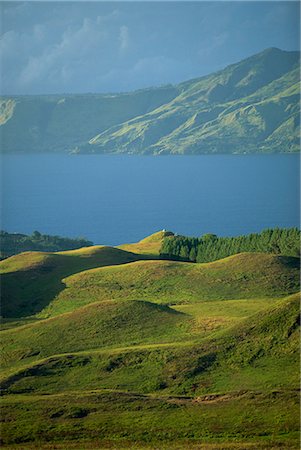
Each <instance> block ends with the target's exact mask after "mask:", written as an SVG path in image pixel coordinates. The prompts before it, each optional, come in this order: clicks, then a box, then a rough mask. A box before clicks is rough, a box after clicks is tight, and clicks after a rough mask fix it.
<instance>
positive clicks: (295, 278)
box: [39, 253, 299, 317]
mask: <svg viewBox="0 0 301 450" xmlns="http://www.w3.org/2000/svg"><path fill="white" fill-rule="evenodd" d="M298 264H299V262H298V259H297V258H284V257H279V256H276V255H271V254H262V253H241V254H239V255H235V256H231V257H229V258H225V259H223V260H220V261H215V262H213V263H206V264H193V263H183V262H175V261H155V260H154V261H148V260H147V261H137V262H134V263H133V264H126V265H123V266H118V267H117V266H115V267H103V268H97V269H94V270H89V271H84V272H81V273H78V274H76V275H72V276H70V277H68V278H65V279H63V283H64V285H65V286H66V289H64V290H62V291H61V292H60V293H59V294H58V295H57V296H56V297H55V298H54V299H53V300H52V301H51V302H50V303H49V305H48V306H47V307H46V308H45V309H44V310H43V311H42V312H41V313H40V315H39V316H40V317H48V316H54V315H57V314H61V313H64V312H68V311H72V310H74V309H76V308H78V307H81V306H83V305H85V304H88V303H91V302H99V301H104V300H109V299H112V300H122V301H123V300H137V299H139V300H145V301H150V302H156V303H160V304H168V305H177V304H190V303H195V302H200V301H216V300H233V299H242V298H245V299H247V298H265V297H266V298H277V297H281V296H285V295H287V294H290V293H293V292H296V291H297V290H298V288H299V270H298V269H299V268H298Z"/></svg>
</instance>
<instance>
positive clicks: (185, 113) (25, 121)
mask: <svg viewBox="0 0 301 450" xmlns="http://www.w3.org/2000/svg"><path fill="white" fill-rule="evenodd" d="M299 67H300V53H299V52H286V51H282V50H279V49H276V48H270V49H267V50H264V51H263V52H261V53H258V54H256V55H254V56H251V57H249V58H247V59H244V60H243V61H241V62H239V63H237V64H232V65H230V66H228V67H226V68H225V69H223V70H221V71H219V72H216V73H213V74H211V75H208V76H205V77H202V78H197V79H193V80H190V81H187V82H184V83H181V84H179V85H177V86H166V87H160V88H151V89H144V90H140V91H136V92H132V93H128V94H116V95H100V94H98V95H94V94H90V95H74V96H70V95H68V96H27V97H11V98H5V99H2V104H1V116H0V125H2V126H1V127H0V131H1V135H0V139H1V143H2V147H3V149H2V151H3V152H12V151H18V152H30V151H34V152H36V151H44V152H45V151H52V152H54V151H69V152H70V151H71V152H72V151H73V152H74V153H134V154H154V155H157V154H201V153H209V154H212V153H255V152H260V153H267V152H268V153H270V152H287V153H288V152H296V151H298V150H299V134H300V123H299V122H300V120H299V117H300V116H299V115H300V106H299V99H300V91H299V82H300V72H299Z"/></svg>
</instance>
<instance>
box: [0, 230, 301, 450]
mask: <svg viewBox="0 0 301 450" xmlns="http://www.w3.org/2000/svg"><path fill="white" fill-rule="evenodd" d="M167 236H172V233H169V232H159V233H155V234H154V235H152V236H150V237H148V238H146V239H143V240H142V241H140V242H139V243H137V244H125V245H124V246H121V247H123V249H121V248H113V247H103V246H96V247H86V248H83V249H78V250H71V251H66V252H57V253H42V252H27V253H23V254H20V255H16V256H13V257H10V258H8V259H6V260H4V261H2V262H0V268H1V272H2V283H3V292H2V296H3V313H2V314H3V316H4V317H5V319H4V320H3V324H2V331H1V376H0V386H1V389H2V393H3V396H2V405H1V408H2V414H1V416H2V417H3V419H4V420H3V423H2V435H1V438H2V444H1V445H2V447H3V448H4V449H5V448H7V449H9V448H16V449H18V448H20V449H22V450H25V449H33V448H39V449H43V448H45V449H46V448H48V449H49V448H58V449H72V448H78V449H92V448H93V449H97V448H99V449H104V448H110V449H117V448H118V449H121V448H124V449H126V448H127V449H140V450H141V449H154V448H160V449H165V450H167V449H179V448H181V449H182V448H183V449H201V448H204V449H216V450H217V449H219V450H220V449H221V448H223V449H256V450H257V449H267V448H269V449H270V448H273V449H280V448H281V449H297V448H299V398H298V392H297V390H298V386H299V381H298V378H299V376H298V375H299V324H300V321H299V295H298V290H299V259H298V258H296V257H289V256H285V255H282V256H279V255H274V254H268V253H258V252H257V253H240V254H237V255H233V256H230V257H227V258H224V259H221V260H218V261H214V262H211V263H192V262H191V263H188V262H179V261H169V260H159V259H158V257H159V255H158V252H159V248H160V245H161V244H162V241H163V239H164V238H166V237H167ZM133 251H136V253H133ZM152 254H153V255H154V256H152ZM151 258H155V259H151Z"/></svg>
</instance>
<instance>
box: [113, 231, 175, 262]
mask: <svg viewBox="0 0 301 450" xmlns="http://www.w3.org/2000/svg"><path fill="white" fill-rule="evenodd" d="M167 236H173V233H172V232H170V231H158V232H157V233H154V234H152V235H151V236H148V237H146V238H144V239H142V240H141V241H139V242H136V243H134V244H123V245H120V246H119V247H118V248H121V249H122V250H126V251H128V252H134V253H138V254H142V255H149V256H153V257H156V256H158V255H159V253H160V249H161V245H162V241H163V239H164V238H165V237H167Z"/></svg>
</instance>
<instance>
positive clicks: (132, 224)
mask: <svg viewBox="0 0 301 450" xmlns="http://www.w3.org/2000/svg"><path fill="white" fill-rule="evenodd" d="M1 162H2V185H1V190H2V192H1V195H2V213H1V217H2V224H1V228H2V229H5V230H6V231H9V232H23V233H30V234H31V233H32V232H33V231H34V230H39V231H40V232H42V233H46V234H58V235H62V236H69V237H76V236H84V237H86V238H88V239H90V240H92V241H93V242H94V243H96V244H111V245H117V244H120V243H125V242H135V241H137V240H139V239H141V238H143V237H145V236H147V235H149V234H151V233H154V232H155V231H158V230H160V229H163V228H165V229H168V230H172V231H174V232H177V233H179V234H185V235H190V236H200V235H202V234H203V233H208V232H210V233H215V234H218V235H220V236H227V235H228V236H231V235H233V236H234V235H239V234H243V233H250V232H258V231H261V230H262V229H264V228H267V227H275V226H279V227H291V226H298V225H299V155H252V156H248V155H243V156H236V155H229V156H228V155H215V156H207V155H206V156H205V155H204V156H179V157H176V156H164V157H142V156H141V157H139V156H102V155H95V156H94V155H93V156H92V155H82V156H69V155H61V154H60V155H54V154H51V155H39V156H38V155H26V156H25V155H7V156H2V157H1Z"/></svg>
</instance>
